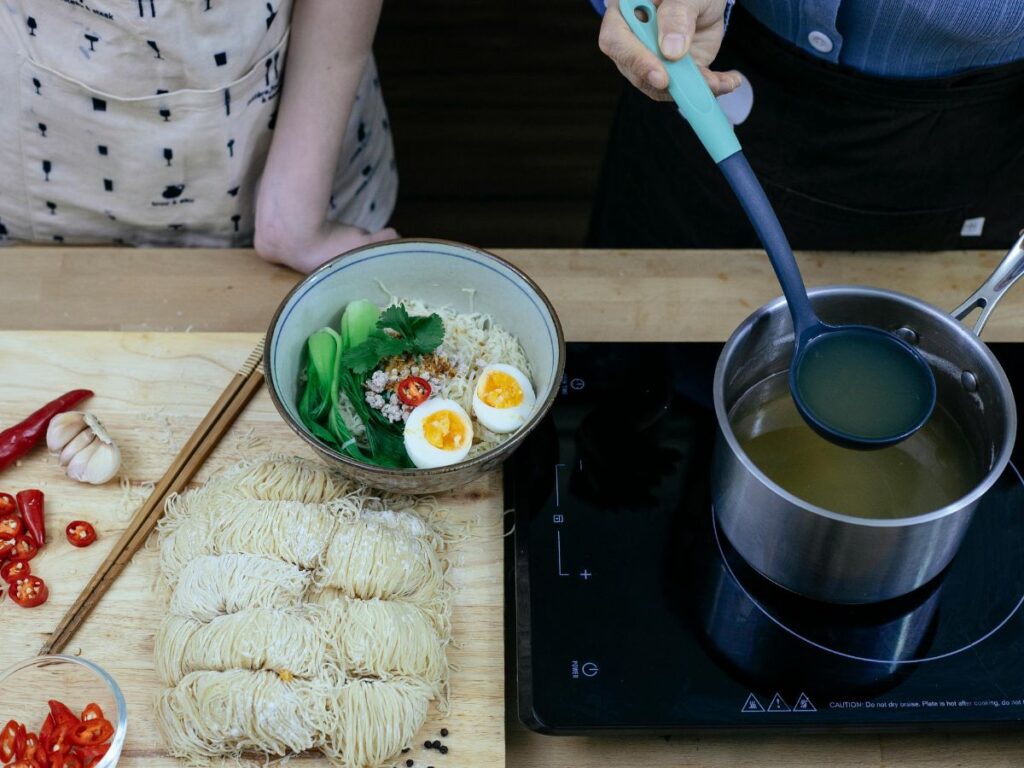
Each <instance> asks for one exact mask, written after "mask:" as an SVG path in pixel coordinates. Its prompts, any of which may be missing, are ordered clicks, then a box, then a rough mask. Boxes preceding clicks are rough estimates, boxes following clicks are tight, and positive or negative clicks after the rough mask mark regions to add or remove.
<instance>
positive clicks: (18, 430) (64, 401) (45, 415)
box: [0, 389, 93, 470]
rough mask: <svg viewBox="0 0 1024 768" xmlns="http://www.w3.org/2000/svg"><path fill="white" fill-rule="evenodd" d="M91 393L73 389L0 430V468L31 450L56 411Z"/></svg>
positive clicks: (69, 408)
mask: <svg viewBox="0 0 1024 768" xmlns="http://www.w3.org/2000/svg"><path fill="white" fill-rule="evenodd" d="M92 394H93V393H92V391H91V390H88V389H73V390H71V391H70V392H68V393H66V394H63V395H61V396H60V397H58V398H57V399H56V400H53V401H52V402H49V403H47V404H46V405H44V406H43V407H42V408H40V409H39V410H38V411H36V412H35V413H33V414H32V415H31V416H29V417H28V418H27V419H25V420H24V421H22V422H21V423H20V424H15V425H14V426H13V427H9V428H7V429H5V430H4V431H3V432H0V470H3V469H5V468H6V467H7V466H9V465H10V464H13V463H14V462H15V461H17V460H18V459H20V458H21V457H22V456H24V455H25V454H26V453H28V452H29V451H30V450H32V446H34V445H35V444H36V443H37V442H38V441H39V438H40V437H42V436H43V434H44V433H45V432H46V427H47V425H48V424H49V423H50V419H52V418H53V417H54V416H56V415H57V414H58V413H63V412H64V411H69V410H71V409H72V408H74V407H75V406H76V405H78V404H79V403H80V402H82V401H83V400H85V399H86V398H87V397H92Z"/></svg>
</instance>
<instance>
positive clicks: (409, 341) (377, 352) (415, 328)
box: [341, 304, 444, 374]
mask: <svg viewBox="0 0 1024 768" xmlns="http://www.w3.org/2000/svg"><path fill="white" fill-rule="evenodd" d="M385 331H393V332H394V333H396V334H398V335H397V336H393V335H391V334H390V333H386V332H385ZM442 341H444V323H443V322H442V321H441V318H440V317H438V316H437V315H430V316H429V317H410V315H409V313H408V312H407V311H406V309H405V306H403V305H402V304H394V305H392V306H390V307H388V308H387V309H385V310H384V311H383V312H381V314H380V318H379V319H378V320H377V329H376V330H374V331H372V332H371V333H370V335H369V336H368V337H367V339H366V341H364V342H363V343H362V344H357V345H356V346H354V347H352V348H351V349H349V350H347V351H346V352H345V353H344V354H343V355H342V358H341V362H342V364H343V365H344V366H345V367H346V368H348V369H349V370H351V371H353V372H354V373H359V374H363V373H369V372H370V371H372V370H373V369H374V368H376V367H377V365H378V364H379V363H380V361H381V360H384V359H385V358H388V357H394V356H396V355H405V354H410V355H429V354H430V353H431V352H433V351H434V350H435V349H437V348H438V346H439V345H440V344H441V342H442Z"/></svg>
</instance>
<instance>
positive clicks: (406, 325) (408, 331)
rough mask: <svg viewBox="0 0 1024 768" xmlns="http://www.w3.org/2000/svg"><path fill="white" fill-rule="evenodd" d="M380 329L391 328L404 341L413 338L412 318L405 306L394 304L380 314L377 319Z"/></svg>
mask: <svg viewBox="0 0 1024 768" xmlns="http://www.w3.org/2000/svg"><path fill="white" fill-rule="evenodd" d="M377 327H378V328H390V329H391V330H392V331H395V332H396V333H397V334H398V335H399V336H401V337H402V338H403V339H408V338H411V337H412V336H413V328H412V318H411V317H409V313H408V312H407V311H406V310H405V305H404V304H392V305H391V306H390V307H387V308H386V309H385V310H384V311H383V312H381V313H380V317H379V318H378V319H377Z"/></svg>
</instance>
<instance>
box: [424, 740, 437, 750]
mask: <svg viewBox="0 0 1024 768" xmlns="http://www.w3.org/2000/svg"><path fill="white" fill-rule="evenodd" d="M433 746H434V744H433V742H431V741H424V742H423V748H424V749H430V748H431V747H433Z"/></svg>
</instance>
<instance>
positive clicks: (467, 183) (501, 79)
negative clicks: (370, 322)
mask: <svg viewBox="0 0 1024 768" xmlns="http://www.w3.org/2000/svg"><path fill="white" fill-rule="evenodd" d="M599 25H600V17H599V16H598V15H597V14H596V13H595V12H594V11H593V9H592V8H591V6H590V4H589V3H588V2H587V0H546V1H545V2H540V1H539V0H405V1H404V2H401V1H400V2H385V3H384V11H383V17H382V19H381V25H380V30H379V32H378V35H377V42H376V46H375V51H376V56H377V62H378V65H379V67H380V71H381V81H382V84H383V87H384V98H385V100H386V102H387V107H388V111H389V113H390V117H391V124H392V126H393V127H394V137H395V144H396V147H395V151H396V155H397V160H398V171H399V195H398V207H397V209H396V212H395V216H394V219H393V224H394V226H395V227H396V228H397V229H398V231H399V232H400V233H401V234H402V235H406V236H417V237H440V238H448V239H454V240H461V241H465V242H468V243H472V244H475V245H480V246H485V247H520V246H529V247H535V248H536V247H570V246H579V245H581V244H582V242H583V236H584V233H585V231H586V224H587V219H588V216H589V211H590V199H591V196H592V194H593V191H594V186H595V184H596V181H597V174H598V171H599V169H600V165H601V158H602V156H603V153H604V145H605V140H606V138H607V135H608V128H609V125H610V122H611V116H612V112H613V109H614V105H615V103H616V101H617V99H618V96H619V93H620V92H621V89H622V83H623V82H624V81H623V80H622V79H621V77H620V76H619V74H618V72H617V71H616V69H615V67H614V66H613V65H612V63H611V62H610V61H609V60H608V59H606V58H605V57H604V56H603V55H602V54H601V52H600V51H599V50H598V48H597V34H598V28H599Z"/></svg>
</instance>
